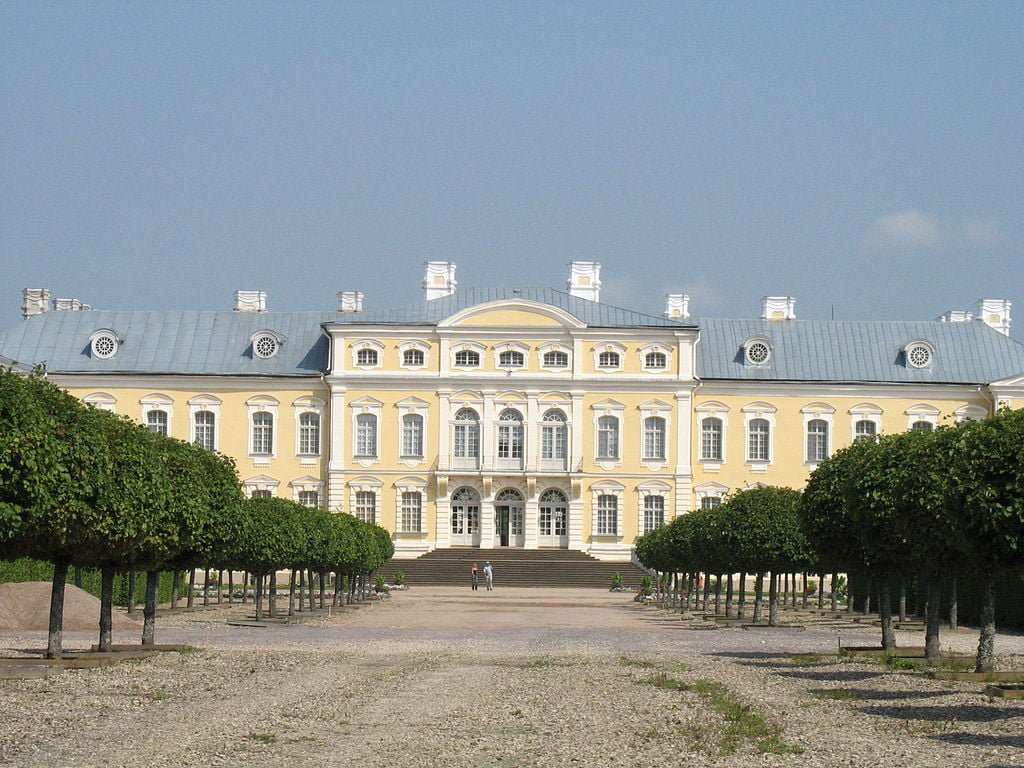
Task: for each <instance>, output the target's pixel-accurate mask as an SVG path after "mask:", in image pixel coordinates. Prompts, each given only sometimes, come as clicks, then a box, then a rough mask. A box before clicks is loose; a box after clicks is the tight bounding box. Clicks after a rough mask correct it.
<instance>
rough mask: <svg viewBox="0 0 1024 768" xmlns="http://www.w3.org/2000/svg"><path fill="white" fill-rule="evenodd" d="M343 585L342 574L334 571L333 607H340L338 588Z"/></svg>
mask: <svg viewBox="0 0 1024 768" xmlns="http://www.w3.org/2000/svg"><path fill="white" fill-rule="evenodd" d="M340 587H341V574H340V573H338V572H337V571H335V572H334V589H332V590H331V608H337V607H339V597H340V596H339V595H338V589H339V588H340Z"/></svg>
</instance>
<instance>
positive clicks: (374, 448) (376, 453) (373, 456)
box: [349, 397, 384, 467]
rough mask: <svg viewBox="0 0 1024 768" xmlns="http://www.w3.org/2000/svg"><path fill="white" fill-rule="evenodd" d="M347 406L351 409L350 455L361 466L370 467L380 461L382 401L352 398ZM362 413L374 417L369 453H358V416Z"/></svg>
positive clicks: (369, 398)
mask: <svg viewBox="0 0 1024 768" xmlns="http://www.w3.org/2000/svg"><path fill="white" fill-rule="evenodd" d="M349 408H351V409H352V456H353V461H354V462H355V463H356V464H358V465H359V466H361V467H370V466H373V465H374V464H379V463H380V430H381V424H382V417H383V414H384V403H382V402H381V401H380V400H376V399H374V398H372V397H360V398H359V399H358V400H353V401H352V402H351V403H349ZM362 415H372V416H374V417H375V418H376V428H375V429H374V436H373V443H374V444H373V445H371V446H369V450H370V452H369V453H360V451H359V448H360V446H359V441H360V434H359V417H360V416H362Z"/></svg>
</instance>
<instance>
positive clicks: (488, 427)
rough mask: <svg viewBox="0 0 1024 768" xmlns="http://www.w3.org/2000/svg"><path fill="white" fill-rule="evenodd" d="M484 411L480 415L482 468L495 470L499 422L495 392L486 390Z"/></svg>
mask: <svg viewBox="0 0 1024 768" xmlns="http://www.w3.org/2000/svg"><path fill="white" fill-rule="evenodd" d="M483 394H484V412H483V414H482V415H481V417H480V448H481V450H480V470H481V471H482V472H493V471H494V454H495V445H494V442H495V437H496V435H495V434H494V432H495V429H497V426H496V425H497V422H496V421H495V415H494V392H493V390H492V391H490V392H484V393H483Z"/></svg>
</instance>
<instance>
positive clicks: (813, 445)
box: [807, 419, 828, 464]
mask: <svg viewBox="0 0 1024 768" xmlns="http://www.w3.org/2000/svg"><path fill="white" fill-rule="evenodd" d="M827 458H828V422H827V421H825V420H824V419H812V420H811V421H809V422H807V461H808V462H809V463H811V464H819V463H821V462H822V461H824V460H825V459H827Z"/></svg>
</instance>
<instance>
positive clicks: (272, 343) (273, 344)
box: [249, 328, 285, 360]
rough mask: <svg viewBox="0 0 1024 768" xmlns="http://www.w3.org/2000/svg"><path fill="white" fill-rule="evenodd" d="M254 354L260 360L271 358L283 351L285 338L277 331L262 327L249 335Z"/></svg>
mask: <svg viewBox="0 0 1024 768" xmlns="http://www.w3.org/2000/svg"><path fill="white" fill-rule="evenodd" d="M249 342H250V343H251V345H252V347H251V349H252V356H253V357H254V358H257V359H260V360H269V359H270V358H272V357H274V356H276V355H277V353H278V352H280V351H281V347H282V346H283V345H284V342H285V338H284V336H282V335H281V334H279V333H277V332H276V331H271V330H270V329H268V328H262V329H260V330H258V331H256V333H254V334H253V335H252V336H250V337H249Z"/></svg>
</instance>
